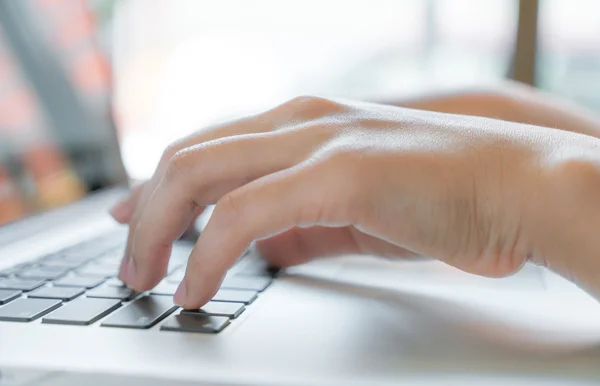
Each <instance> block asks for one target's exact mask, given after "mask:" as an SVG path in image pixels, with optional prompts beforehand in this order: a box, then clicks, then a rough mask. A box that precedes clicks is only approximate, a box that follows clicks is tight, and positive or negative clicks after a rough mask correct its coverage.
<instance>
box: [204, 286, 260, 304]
mask: <svg viewBox="0 0 600 386" xmlns="http://www.w3.org/2000/svg"><path fill="white" fill-rule="evenodd" d="M256 296H257V292H256V291H248V290H227V289H220V290H218V291H217V293H216V294H215V296H214V297H213V298H212V300H213V301H215V302H233V303H244V304H250V303H252V302H253V301H254V300H256Z"/></svg>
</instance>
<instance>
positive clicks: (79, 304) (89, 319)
mask: <svg viewBox="0 0 600 386" xmlns="http://www.w3.org/2000/svg"><path fill="white" fill-rule="evenodd" d="M119 307H121V302H120V301H119V300H112V299H93V298H79V299H77V300H74V301H72V302H71V303H68V304H67V305H65V306H63V307H61V308H59V309H58V310H56V311H54V312H53V313H51V314H50V315H48V316H46V317H44V318H43V319H42V323H48V324H72V325H76V326H88V325H90V324H93V323H96V322H97V321H98V320H100V319H102V318H103V317H105V316H106V315H108V314H110V313H111V312H113V311H114V310H116V309H118V308H119Z"/></svg>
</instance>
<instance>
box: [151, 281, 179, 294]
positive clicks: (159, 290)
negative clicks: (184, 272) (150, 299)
mask: <svg viewBox="0 0 600 386" xmlns="http://www.w3.org/2000/svg"><path fill="white" fill-rule="evenodd" d="M178 286H179V284H171V283H165V282H164V281H163V282H162V283H160V284H159V285H157V286H156V287H154V288H153V289H152V290H150V293H151V294H152V295H165V296H174V295H175V291H177V287H178Z"/></svg>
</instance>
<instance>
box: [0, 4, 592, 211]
mask: <svg viewBox="0 0 600 386" xmlns="http://www.w3.org/2000/svg"><path fill="white" fill-rule="evenodd" d="M15 21H16V22H15ZM19 37H20V38H21V39H20V40H19V39H18V38H19ZM32 42H36V43H37V45H34V44H33V43H32ZM21 46H24V47H25V49H20V48H19V47H21ZM21 48H22V47H21ZM46 51H52V52H53V53H55V54H57V57H58V58H59V60H58V61H56V63H55V61H53V60H52V58H53V57H54V55H46ZM28 55H29V56H28ZM40 73H43V74H44V76H46V78H48V79H51V80H52V82H45V83H44V82H41V81H40V79H41V78H40V77H38V76H37V75H36V74H40ZM63 78H64V79H63ZM506 78H511V79H516V80H519V81H523V82H525V83H529V84H533V85H535V86H537V87H539V88H541V89H543V90H546V91H549V92H551V93H554V94H557V95H560V96H563V97H566V98H568V99H571V100H574V101H576V102H578V103H581V104H583V105H585V106H587V107H590V108H592V109H594V110H596V111H600V92H598V85H599V84H600V1H598V0H569V1H565V0H302V1H297V0H286V1H281V0H252V1H251V0H219V1H215V0H0V223H2V222H3V221H4V222H6V221H10V220H11V219H15V218H18V217H19V216H22V215H23V214H25V213H29V212H31V211H36V210H39V209H44V208H49V207H54V206H57V205H61V204H63V203H65V202H69V201H72V200H74V199H76V198H78V197H80V196H82V195H84V194H86V192H88V191H93V190H95V189H97V188H100V187H102V186H106V185H107V184H110V183H111V182H113V181H117V180H120V179H121V178H122V176H121V174H120V171H119V170H117V169H118V165H119V164H120V163H119V162H118V160H119V155H118V153H117V152H116V151H114V152H113V153H110V152H108V151H107V149H106V147H107V146H106V144H107V143H109V142H107V141H108V140H109V139H110V138H109V137H110V136H111V133H114V130H113V127H112V126H111V125H112V124H113V122H109V120H107V119H106V118H107V117H108V116H109V115H111V114H112V115H113V116H114V118H115V121H116V127H117V132H118V136H119V138H120V143H121V154H122V157H123V163H124V165H125V167H126V171H127V172H128V174H129V175H130V176H131V177H132V178H134V179H143V178H147V177H148V176H149V175H150V174H151V173H152V171H153V170H154V168H155V166H156V163H157V162H158V159H159V157H160V155H161V154H162V151H163V149H164V148H165V147H166V146H167V145H168V144H169V143H170V142H172V141H174V140H175V139H177V138H179V137H182V136H184V135H187V134H189V133H191V132H193V131H197V130H200V129H202V128H203V127H206V126H208V125H211V124H213V123H216V122H218V121H222V120H226V119H231V118H234V117H237V116H240V115H244V114H248V113H253V112H257V111H261V110H264V109H267V108H270V107H272V106H274V105H277V104H279V103H282V102H284V101H286V100H288V99H291V98H293V97H294V96H298V95H303V94H304V95H306V94H317V95H325V96H331V97H343V98H353V99H364V100H375V101H381V100H399V99H402V98H405V97H411V96H415V95H419V94H424V93H430V92H434V91H443V90H446V89H458V88H465V87H480V86H488V85H494V84H495V83H498V82H501V81H502V80H503V79H506ZM61 82H62V83H61ZM71 89H72V90H71ZM66 91H69V92H66ZM65 92H66V93H65ZM67 118H68V119H67ZM24 133H25V134H24ZM57 138H60V139H58V140H57ZM113 143H114V141H113ZM34 145H35V146H34ZM14 149H19V150H18V151H15V150H14ZM15 154H17V156H15ZM107 154H108V156H107ZM15 159H19V160H24V161H22V162H21V161H19V162H15ZM107 159H109V160H112V161H114V162H113V163H112V164H106V165H104V166H102V165H103V162H105V161H106V160H107ZM105 163H106V162H105ZM23 165H25V166H23ZM115 165H117V166H115ZM15 176H16V177H15ZM57 176H58V177H57ZM17 191H18V192H23V191H25V192H30V193H31V194H30V196H34V199H33V202H34V203H33V204H31V203H29V204H28V203H24V202H22V201H23V200H22V197H23V194H21V193H19V194H16V193H14V192H17ZM30 201H31V200H30ZM15 208H16V209H15Z"/></svg>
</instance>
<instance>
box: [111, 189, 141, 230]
mask: <svg viewBox="0 0 600 386" xmlns="http://www.w3.org/2000/svg"><path fill="white" fill-rule="evenodd" d="M143 188H144V183H141V184H139V185H136V186H134V187H133V189H132V190H131V192H130V193H129V195H128V196H127V197H125V198H124V199H122V200H121V201H119V202H118V203H117V204H116V205H115V206H113V207H112V209H111V210H110V214H111V215H112V216H113V218H114V219H115V220H116V221H117V222H119V223H120V224H127V223H129V221H130V220H131V216H133V212H134V211H135V207H136V205H137V203H138V201H139V199H140V196H141V194H142V190H143Z"/></svg>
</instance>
